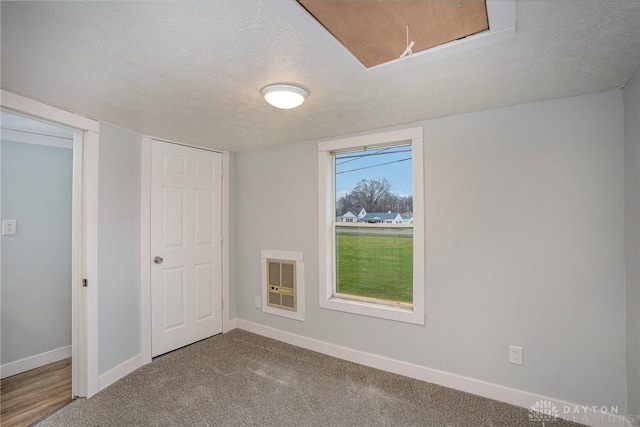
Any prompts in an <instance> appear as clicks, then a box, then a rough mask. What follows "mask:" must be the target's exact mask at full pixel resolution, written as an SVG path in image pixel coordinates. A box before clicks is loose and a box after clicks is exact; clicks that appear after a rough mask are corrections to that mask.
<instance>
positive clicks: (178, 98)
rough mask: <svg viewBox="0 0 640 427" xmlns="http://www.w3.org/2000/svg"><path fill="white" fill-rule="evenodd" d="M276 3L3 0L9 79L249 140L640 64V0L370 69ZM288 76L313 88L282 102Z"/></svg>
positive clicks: (555, 84) (586, 6)
mask: <svg viewBox="0 0 640 427" xmlns="http://www.w3.org/2000/svg"><path fill="white" fill-rule="evenodd" d="M285 1H289V3H291V4H290V6H291V7H299V6H298V5H297V4H295V2H294V1H293V0H285ZM275 3H276V0H252V1H237V0H231V1H223V0H217V1H189V2H184V1H171V2H148V1H144V2H131V1H128V2H89V1H86V2H75V1H74V2H59V1H54V2H34V1H28V2H27V1H20V2H9V1H2V2H1V7H2V10H1V14H2V27H1V30H2V40H1V42H2V46H1V48H2V51H1V55H2V57H1V59H2V64H1V72H2V74H1V82H2V87H3V89H7V90H11V91H14V92H17V93H20V94H23V95H26V96H30V97H32V98H35V99H39V100H42V101H44V102H47V103H50V104H53V105H57V106H60V107H63V108H66V109H69V110H73V111H77V112H81V113H83V114H85V115H88V116H90V117H93V118H96V119H99V120H102V121H105V122H110V123H113V124H116V125H119V126H121V127H124V128H127V129H131V130H133V131H136V132H140V133H144V134H148V135H152V136H156V137H160V138H165V139H170V140H176V141H182V142H185V143H190V144H196V145H203V146H209V147H214V148H219V149H226V150H231V151H236V150H246V149H250V148H255V147H264V146H273V145H277V144H284V143H290V142H297V141H303V140H309V139H316V138H323V137H330V136H336V135H342V134H346V133H351V132H357V131H363V130H370V129H376V128H380V127H383V126H388V125H394V124H400V123H406V122H412V121H417V120H422V119H429V118H434V117H442V116H447V115H451V114H456V113H462V112H470V111H478V110H484V109H489V108H495V107H500V106H507V105H514V104H520V103H524V102H531V101H537V100H542V99H549V98H558V97H564V96H571V95H577V94H582V93H588V92H594V91H599V90H606V89H611V88H619V87H621V86H623V85H624V84H625V83H626V81H627V80H628V79H629V77H630V76H631V75H632V74H633V72H634V71H635V70H637V69H638V67H639V65H640V1H638V0H631V1H616V0H613V1H598V2H594V1H540V2H538V1H519V2H517V4H516V34H515V36H514V37H512V38H510V39H509V40H506V41H502V42H500V43H496V44H493V45H489V46H486V47H482V48H478V49H475V50H470V51H467V52H463V53H458V54H455V55H451V56H447V57H443V58H439V59H436V60H433V61H429V62H423V63H420V64H413V63H412V64H410V63H409V62H407V64H408V65H407V66H406V67H401V68H395V69H394V70H393V71H392V72H388V73H380V74H376V75H372V76H370V77H366V78H363V77H362V75H358V73H354V72H353V71H348V70H347V69H345V67H344V66H342V65H341V64H340V63H339V61H338V60H337V59H336V58H335V57H334V56H332V55H330V54H327V51H326V49H325V50H322V49H320V48H319V47H318V42H317V40H312V39H310V38H307V37H305V36H304V35H303V34H302V33H301V32H300V31H298V30H296V29H295V28H296V26H295V25H293V24H294V23H291V22H287V20H286V19H285V18H283V15H282V14H281V13H277V12H276V11H275V10H274V7H273V6H274V4H275ZM280 6H282V3H280ZM327 37H330V36H327ZM278 82H291V83H297V84H300V85H303V86H305V87H307V88H309V89H310V91H311V95H310V96H309V98H308V99H307V101H306V102H305V103H304V104H303V105H302V106H301V107H300V108H298V109H295V110H289V111H283V110H277V109H275V108H273V107H271V106H269V105H268V104H267V103H266V102H264V100H263V99H262V98H261V95H260V89H261V88H262V87H263V86H265V85H267V84H270V83H278Z"/></svg>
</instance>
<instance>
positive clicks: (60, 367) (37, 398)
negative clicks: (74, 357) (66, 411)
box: [0, 358, 72, 427]
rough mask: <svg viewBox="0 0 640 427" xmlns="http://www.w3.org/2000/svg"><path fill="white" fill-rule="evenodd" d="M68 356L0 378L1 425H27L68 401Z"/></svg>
mask: <svg viewBox="0 0 640 427" xmlns="http://www.w3.org/2000/svg"><path fill="white" fill-rule="evenodd" d="M71 400H72V399H71V359H70V358H69V359H65V360H61V361H59V362H55V363H51V364H50V365H46V366H42V367H40V368H37V369H32V370H31V371H27V372H23V373H21V374H18V375H14V376H12V377H9V378H5V379H3V380H1V381H0V425H2V427H18V426H28V425H31V424H32V423H34V422H36V421H38V420H39V419H40V418H42V417H44V416H45V415H47V414H49V413H51V412H53V411H55V410H56V409H58V408H59V407H61V406H64V405H66V404H67V403H69V402H71Z"/></svg>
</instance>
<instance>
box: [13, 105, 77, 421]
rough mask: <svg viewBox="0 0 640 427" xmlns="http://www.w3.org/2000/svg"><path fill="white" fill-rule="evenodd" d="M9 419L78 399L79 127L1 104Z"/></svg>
mask: <svg viewBox="0 0 640 427" xmlns="http://www.w3.org/2000/svg"><path fill="white" fill-rule="evenodd" d="M0 114H1V116H0V120H1V122H0V123H1V124H2V126H1V131H0V136H1V141H0V182H1V187H0V188H1V191H0V216H1V218H2V235H1V239H2V240H1V243H2V245H1V246H2V265H1V266H2V268H1V270H0V275H1V284H2V288H1V307H2V310H1V317H2V326H1V328H2V330H1V334H0V337H1V345H0V364H1V366H2V369H1V370H0V372H1V378H2V379H1V382H2V384H1V393H0V399H1V408H2V409H1V412H2V414H1V419H2V424H3V425H7V426H9V425H28V424H31V423H32V422H34V421H36V420H38V419H40V418H41V417H43V416H45V415H47V414H48V413H49V412H50V411H53V410H55V409H57V408H59V407H60V406H62V405H65V404H67V403H69V402H70V401H71V400H72V397H73V393H72V369H71V367H72V361H71V356H72V315H71V313H72V208H73V194H72V193H73V139H74V130H73V129H69V128H66V127H62V126H59V125H55V124H52V123H47V122H44V121H41V120H35V119H33V118H30V117H26V116H22V115H18V114H13V113H10V112H7V111H1V112H0Z"/></svg>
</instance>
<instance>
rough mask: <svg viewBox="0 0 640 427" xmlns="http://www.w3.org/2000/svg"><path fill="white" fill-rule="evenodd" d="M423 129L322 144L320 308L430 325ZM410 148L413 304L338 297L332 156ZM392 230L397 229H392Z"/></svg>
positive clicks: (319, 157) (320, 145)
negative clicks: (380, 148)
mask: <svg viewBox="0 0 640 427" xmlns="http://www.w3.org/2000/svg"><path fill="white" fill-rule="evenodd" d="M422 135H423V129H422V128H421V127H417V128H410V129H403V130H398V131H391V132H384V133H377V134H372V135H364V136H356V137H352V138H343V139H336V140H331V141H323V142H320V143H318V202H319V204H318V206H319V209H320V212H319V240H320V247H319V254H320V264H319V265H320V268H319V286H318V288H319V303H320V307H321V308H325V309H330V310H337V311H344V312H347V313H354V314H361V315H365V316H371V317H379V318H382V319H389V320H395V321H399V322H407V323H414V324H418V325H424V324H425V316H424V295H425V293H424V286H425V269H424V265H425V263H424V253H425V249H424V243H425V240H424V224H425V222H424V167H423V163H424V155H423V136H422ZM396 144H397V145H402V144H405V145H411V150H412V173H413V177H412V178H413V217H414V222H413V306H412V307H406V306H403V305H402V304H397V305H390V304H381V303H377V302H374V301H372V300H368V301H365V299H366V298H362V299H361V300H354V299H346V298H340V297H336V296H335V275H336V273H335V271H336V269H335V261H334V260H335V243H334V226H333V222H334V218H335V170H334V167H335V166H334V162H333V154H334V153H335V152H338V151H347V150H354V149H359V148H364V147H367V148H369V147H375V146H381V145H385V146H388V145H396ZM387 226H393V225H387Z"/></svg>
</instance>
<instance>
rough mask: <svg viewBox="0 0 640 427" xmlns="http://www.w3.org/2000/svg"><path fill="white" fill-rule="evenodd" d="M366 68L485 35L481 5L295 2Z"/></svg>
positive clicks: (473, 0) (479, 1) (467, 0)
mask: <svg viewBox="0 0 640 427" xmlns="http://www.w3.org/2000/svg"><path fill="white" fill-rule="evenodd" d="M297 1H298V3H300V4H301V5H302V6H303V7H304V8H305V9H306V10H307V11H308V12H309V13H310V14H311V15H312V16H313V17H314V18H315V19H316V20H317V21H318V22H320V24H322V25H323V26H324V27H325V28H326V29H327V30H328V31H329V32H330V33H331V34H332V35H333V36H334V37H335V38H336V39H337V40H338V41H339V42H340V43H342V44H343V45H344V46H345V47H346V48H347V49H348V50H349V51H350V52H351V53H352V54H353V55H354V56H355V57H356V58H358V60H359V61H360V62H361V63H362V64H363V65H364V66H365V67H366V68H371V67H375V66H376V65H380V64H383V63H385V62H389V61H392V60H394V59H397V58H399V57H400V55H401V54H402V53H403V52H404V50H405V49H406V47H407V25H408V26H409V27H408V29H409V37H408V39H409V42H411V41H413V42H414V43H415V44H414V46H413V48H412V52H413V53H417V52H421V51H423V50H427V49H430V48H432V47H435V46H439V45H442V44H445V43H448V42H451V41H453V40H458V39H461V38H464V37H467V36H470V35H473V34H476V33H479V32H482V31H485V30H488V29H489V20H488V17H487V5H486V0H459V1H450V0H435V1H422V0H418V1H395V0H297Z"/></svg>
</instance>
